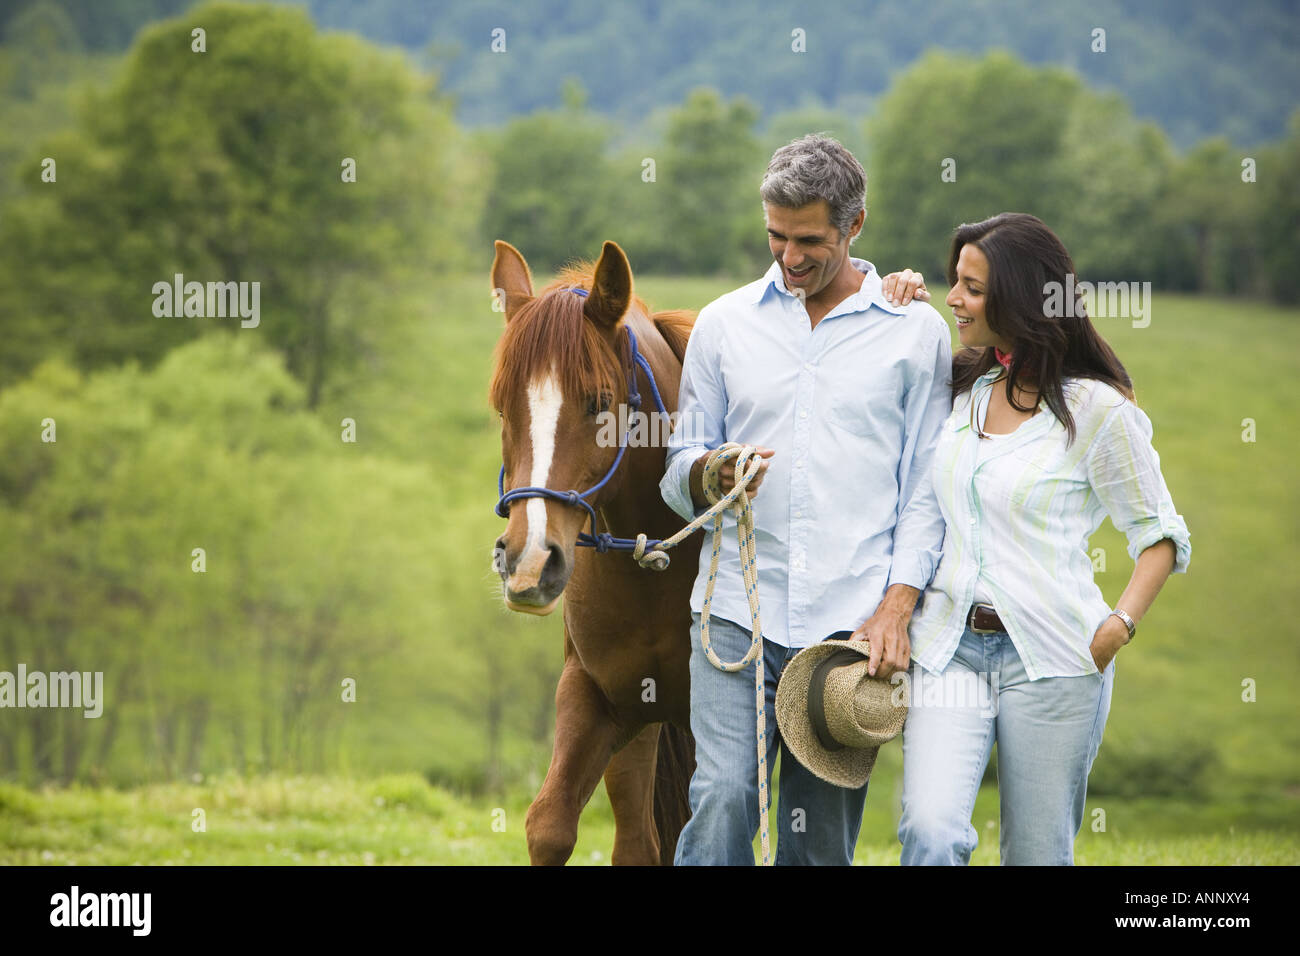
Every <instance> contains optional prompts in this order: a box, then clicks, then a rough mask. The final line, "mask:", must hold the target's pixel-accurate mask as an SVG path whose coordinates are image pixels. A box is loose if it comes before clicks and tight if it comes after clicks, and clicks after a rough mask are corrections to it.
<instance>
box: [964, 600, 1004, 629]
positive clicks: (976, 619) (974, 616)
mask: <svg viewBox="0 0 1300 956" xmlns="http://www.w3.org/2000/svg"><path fill="white" fill-rule="evenodd" d="M966 624H967V625H968V626H969V627H970V629H971V630H972V631H974V632H975V633H976V634H993V633H995V632H996V631H1005V630H1006V628H1005V627H1004V626H1003V625H1002V619H1001V618H1000V617H998V612H997V611H995V610H993V606H992V605H991V604H974V605H971V609H970V613H969V614H967V615H966Z"/></svg>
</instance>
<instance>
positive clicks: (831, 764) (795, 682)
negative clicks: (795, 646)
mask: <svg viewBox="0 0 1300 956" xmlns="http://www.w3.org/2000/svg"><path fill="white" fill-rule="evenodd" d="M845 648H848V649H849V650H852V651H857V652H858V653H860V654H861V655H862V657H863V659H864V660H865V659H866V658H867V657H869V656H870V654H871V648H870V646H869V645H868V644H867V643H866V642H865V641H822V642H821V643H820V644H813V645H812V646H811V647H806V648H804V649H803V650H802V651H800V652H799V653H798V654H796V655H795V657H794V660H792V661H790V663H789V664H787V665H786V667H785V670H784V671H783V672H782V674H781V681H780V683H779V684H777V688H776V723H777V726H778V727H779V728H780V730H781V739H782V740H783V741H785V745H786V747H787V748H788V749H789V751H790V752H791V753H792V754H794V756H795V758H796V759H797V760H798V761H799V762H800V763H801V764H803V765H804V766H805V767H806V768H808V770H809V771H810V772H811V773H813V774H814V775H815V776H817V777H818V778H819V779H821V780H824V781H826V782H827V783H831V784H834V785H835V786H837V787H844V788H845V789H848V790H857V789H858V788H859V787H861V786H862V785H863V784H865V783H866V782H867V781H868V780H870V779H871V770H872V768H873V767H874V766H875V764H876V753H877V751H879V750H880V748H879V747H845V748H844V749H843V750H827V749H826V748H825V747H824V746H822V744H821V741H820V740H818V738H817V731H816V730H815V729H814V727H813V723H812V719H811V718H810V717H809V716H808V688H809V686H810V685H811V683H812V675H813V671H815V670H816V669H817V665H818V664H820V663H821V662H822V661H823V660H825V659H826V657H827V656H829V655H831V654H834V653H835V652H837V651H840V650H843V649H845Z"/></svg>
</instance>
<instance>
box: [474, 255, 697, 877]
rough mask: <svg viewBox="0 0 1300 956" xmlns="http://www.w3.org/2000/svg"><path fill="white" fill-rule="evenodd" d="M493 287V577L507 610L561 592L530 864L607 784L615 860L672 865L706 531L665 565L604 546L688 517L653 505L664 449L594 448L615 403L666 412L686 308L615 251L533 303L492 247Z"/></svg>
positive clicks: (518, 268) (686, 767) (558, 842)
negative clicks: (547, 751) (649, 300)
mask: <svg viewBox="0 0 1300 956" xmlns="http://www.w3.org/2000/svg"><path fill="white" fill-rule="evenodd" d="M492 288H493V294H494V295H495V296H496V297H497V300H498V301H502V300H503V302H502V304H503V306H504V312H505V329H504V331H503V333H502V335H501V338H500V340H499V342H498V344H497V348H496V353H495V356H494V363H493V373H492V382H491V387H490V399H491V402H492V405H493V407H494V408H495V409H496V411H497V413H498V415H499V416H500V419H501V457H502V462H503V466H502V472H501V476H500V478H499V491H500V493H501V498H500V500H499V501H498V505H497V512H498V514H501V515H502V516H503V517H507V518H508V523H507V526H506V530H505V533H504V534H502V535H501V536H500V537H499V538H498V539H497V540H496V543H495V547H494V549H493V568H494V570H495V571H496V572H497V573H498V574H499V575H500V577H501V589H502V597H503V598H504V600H505V604H506V606H507V607H508V608H510V609H511V610H513V611H518V612H521V613H528V614H543V615H544V614H549V613H551V612H552V611H553V610H554V609H555V607H556V605H557V603H558V602H559V599H560V596H561V594H563V595H564V665H563V669H562V671H561V673H560V678H559V681H558V683H557V685H556V691H555V743H554V748H553V750H552V754H551V763H550V768H549V770H548V771H547V774H546V779H545V781H544V782H543V784H542V788H541V790H540V791H539V792H538V794H537V796H536V798H535V799H534V800H533V802H532V804H531V805H530V806H529V808H528V813H527V816H526V818H525V832H526V834H527V839H528V854H529V859H530V861H531V862H532V864H533V865H559V864H563V863H565V862H566V861H567V860H568V859H569V857H570V855H571V854H572V853H573V847H574V843H575V842H576V841H577V835H578V818H579V816H580V814H581V812H582V810H583V808H584V807H585V806H586V804H587V801H588V800H589V799H590V797H591V794H592V792H593V791H594V790H595V788H596V785H597V783H599V782H600V779H601V777H602V776H603V777H604V779H605V788H606V791H607V792H608V794H609V801H610V804H611V806H612V807H613V811H614V823H615V831H614V847H613V852H612V854H611V862H612V863H614V864H615V865H623V864H641V865H645V864H663V865H671V864H672V861H673V854H674V851H675V849H676V845H677V837H678V835H679V834H680V832H681V829H682V827H683V826H685V824H686V821H687V819H688V818H689V816H690V809H689V805H688V803H687V787H688V784H689V782H690V777H691V774H692V773H693V772H694V768H695V745H694V738H693V737H692V736H691V734H690V675H689V671H688V661H689V658H690V626H691V611H690V593H691V587H692V584H693V582H694V579H695V575H696V570H697V568H696V563H695V562H693V561H691V560H690V558H689V557H688V556H687V555H693V554H696V553H698V543H699V538H700V535H699V534H698V533H697V534H696V535H693V536H692V538H691V539H690V541H688V542H684V543H693V544H694V545H695V546H696V547H695V548H694V549H691V550H688V551H687V552H686V553H685V554H683V555H682V556H681V557H679V559H678V560H677V561H674V562H671V563H670V564H669V566H668V567H667V568H666V569H665V570H663V571H660V572H655V571H651V570H645V569H643V568H642V567H640V566H639V565H638V563H637V562H636V561H633V560H632V558H631V557H628V556H627V555H625V554H621V553H619V552H618V551H615V550H611V548H612V547H620V546H626V545H628V544H629V542H630V538H628V537H624V538H623V539H617V538H615V537H614V533H615V532H618V533H621V534H624V535H635V534H637V533H638V532H640V533H645V534H646V535H647V536H650V537H652V538H664V537H667V536H668V535H669V534H671V533H672V532H673V531H675V530H676V529H677V527H678V526H680V525H681V523H682V522H681V519H680V518H679V517H678V516H677V515H676V514H675V513H673V511H672V510H671V509H669V508H668V506H667V505H665V504H664V502H663V500H662V498H661V497H660V494H659V480H660V478H661V477H662V476H663V473H664V456H665V449H664V448H662V447H653V445H645V444H643V443H641V442H639V441H638V442H629V441H627V437H628V436H627V435H626V434H624V435H623V437H622V439H621V440H616V441H613V442H611V441H609V440H608V435H609V430H608V429H606V430H605V436H606V437H605V440H604V441H601V440H600V439H601V428H600V425H601V423H602V422H607V421H609V420H610V419H608V417H607V416H609V415H613V416H614V419H613V420H614V421H620V422H621V421H624V420H625V419H623V418H622V417H621V416H620V406H628V405H629V404H630V406H631V413H630V414H629V418H628V419H626V420H631V418H630V415H634V414H637V412H638V407H637V406H638V404H639V397H640V396H644V395H653V396H654V397H655V399H656V402H657V403H658V404H659V406H660V410H661V411H667V412H668V414H669V415H670V416H671V415H672V413H673V412H675V411H676V403H677V390H678V386H679V383H680V381H681V369H682V360H683V357H684V355H685V351H686V343H687V341H688V339H689V337H690V333H691V328H692V326H693V323H694V313H692V312H685V311H671V312H655V313H651V312H650V311H649V309H648V307H647V306H646V304H645V302H643V301H642V300H641V299H640V298H638V297H637V296H636V295H635V294H634V292H633V288H632V270H631V267H630V266H629V265H628V261H627V256H626V255H625V254H624V253H623V250H622V249H621V248H619V246H618V244H617V243H614V242H606V243H605V244H604V246H603V247H602V250H601V255H600V259H599V260H598V261H597V262H596V263H595V265H594V266H592V265H591V264H590V263H578V264H575V265H571V266H569V267H567V268H565V269H563V270H562V271H561V272H560V274H559V276H558V277H557V278H556V279H555V280H554V281H553V282H551V283H550V284H549V285H547V286H546V287H545V288H543V289H542V290H541V291H540V292H538V293H536V294H534V291H533V280H532V274H531V272H530V271H529V268H528V264H527V262H526V261H525V260H524V257H523V256H522V255H521V254H520V252H519V251H518V250H517V249H515V248H514V246H512V245H510V244H509V243H507V242H503V241H501V240H498V241H497V242H496V256H495V259H494V260H493V263H492ZM647 373H649V374H647ZM641 414H645V413H641ZM670 420H671V419H670ZM634 445H635V446H636V447H632V446H634ZM615 446H616V447H615ZM583 488H585V489H588V490H587V491H585V492H581V493H579V492H578V491H577V490H573V491H570V490H568V489H583ZM588 524H590V525H591V531H590V533H587V532H585V531H584V528H585V527H587V526H588ZM597 525H599V526H600V527H597ZM579 543H582V544H586V545H591V546H592V547H586V548H584V547H579V546H578V545H579Z"/></svg>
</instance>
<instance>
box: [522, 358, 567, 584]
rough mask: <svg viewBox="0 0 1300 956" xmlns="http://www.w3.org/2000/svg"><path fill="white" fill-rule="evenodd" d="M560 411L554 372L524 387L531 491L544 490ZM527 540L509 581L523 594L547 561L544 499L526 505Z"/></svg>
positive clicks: (531, 500) (560, 400) (539, 575)
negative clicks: (535, 489) (529, 452)
mask: <svg viewBox="0 0 1300 956" xmlns="http://www.w3.org/2000/svg"><path fill="white" fill-rule="evenodd" d="M563 407H564V393H563V392H562V391H561V390H560V385H559V381H558V380H557V378H556V375H555V371H554V369H552V370H551V374H550V375H548V376H546V377H545V378H542V379H538V380H536V381H534V382H531V383H530V384H529V386H528V438H529V440H530V441H531V442H532V445H533V468H532V473H531V474H530V475H529V480H528V483H529V484H530V485H532V486H533V487H534V488H546V487H548V486H547V484H546V482H547V479H548V478H550V476H551V460H552V459H553V458H554V457H555V432H556V429H557V428H558V427H559V422H560V410H561V409H562V408H563ZM526 513H527V515H528V538H527V539H526V540H525V542H524V550H523V553H522V554H521V555H520V556H519V563H518V564H517V565H516V566H515V573H514V575H513V576H512V577H511V579H510V583H509V587H510V589H511V590H512V591H524V590H527V589H528V588H533V587H536V586H537V583H538V581H539V580H540V579H541V576H542V570H543V569H544V568H545V567H546V561H547V559H548V558H549V557H550V555H551V552H550V549H549V548H547V546H546V499H545V498H529V499H528V500H527V503H526Z"/></svg>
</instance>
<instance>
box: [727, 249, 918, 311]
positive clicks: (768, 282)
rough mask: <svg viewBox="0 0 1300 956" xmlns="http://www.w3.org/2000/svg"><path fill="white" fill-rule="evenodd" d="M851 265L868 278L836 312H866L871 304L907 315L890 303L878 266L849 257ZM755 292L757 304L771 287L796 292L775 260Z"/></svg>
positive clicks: (785, 292) (787, 294)
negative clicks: (788, 286)
mask: <svg viewBox="0 0 1300 956" xmlns="http://www.w3.org/2000/svg"><path fill="white" fill-rule="evenodd" d="M849 265H850V266H852V267H853V268H854V269H856V270H857V271H858V272H861V273H863V274H864V275H865V276H866V278H864V279H863V280H862V287H861V288H860V289H859V290H858V291H857V292H855V293H853V294H852V295H851V296H849V297H848V298H846V299H845V300H844V301H843V302H841V303H840V304H839V305H837V306H836V307H835V309H834V310H833V312H834V314H840V313H842V312H865V311H866V310H867V309H869V308H870V307H871V306H873V305H874V306H877V307H879V308H881V309H884V310H885V311H886V312H888V313H889V314H890V315H906V314H907V309H906V308H904V307H902V306H896V305H893V304H892V303H890V301H889V300H888V299H886V298H885V296H884V294H883V293H882V292H881V287H882V285H883V283H882V281H881V278H880V273H878V272H876V267H875V266H873V265H872V264H871V263H870V262H868V261H867V260H866V259H855V258H852V257H850V258H849ZM754 287H755V288H754V294H753V297H752V300H751V301H752V302H753V303H754V304H755V305H757V304H758V303H760V302H762V301H763V298H764V296H766V295H767V293H768V290H769V289H774V290H775V291H776V292H777V294H778V295H783V296H785V297H786V298H789V299H793V298H794V294H793V293H791V292H790V290H788V289H787V288H786V287H785V278H784V276H783V274H782V272H781V263H779V262H775V261H774V262H773V263H772V264H771V265H770V266H769V267H768V270H767V272H766V273H765V274H764V276H763V278H762V279H760V280H759V281H758V282H756V283H754Z"/></svg>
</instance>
